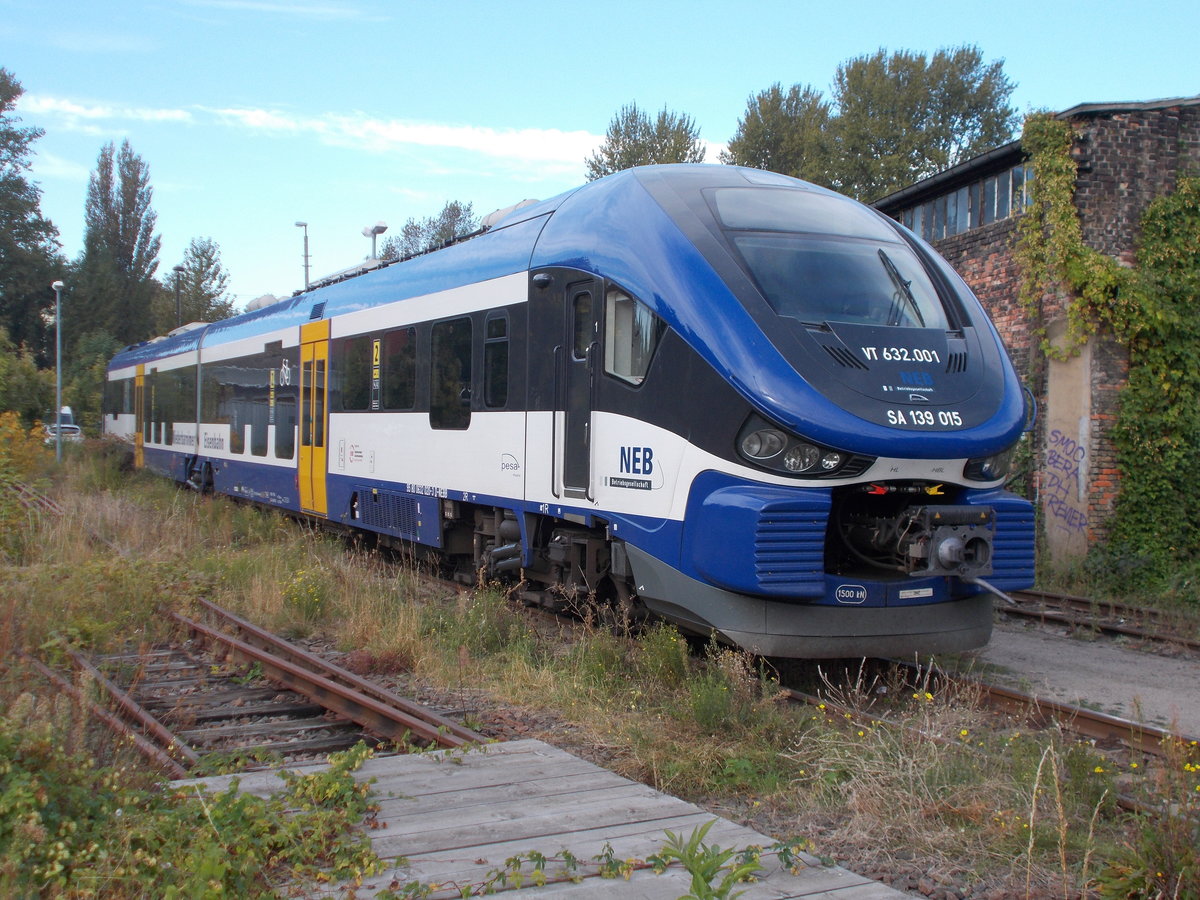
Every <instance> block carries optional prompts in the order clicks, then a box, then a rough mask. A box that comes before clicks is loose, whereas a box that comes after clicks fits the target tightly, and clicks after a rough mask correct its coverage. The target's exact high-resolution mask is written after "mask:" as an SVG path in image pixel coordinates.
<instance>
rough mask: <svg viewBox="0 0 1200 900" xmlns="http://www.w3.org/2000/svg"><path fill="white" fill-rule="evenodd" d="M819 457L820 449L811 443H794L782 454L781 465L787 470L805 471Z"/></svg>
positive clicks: (815, 462)
mask: <svg viewBox="0 0 1200 900" xmlns="http://www.w3.org/2000/svg"><path fill="white" fill-rule="evenodd" d="M820 458H821V451H820V450H818V449H817V448H816V447H814V446H813V445H812V444H796V445H795V446H794V447H792V448H791V449H790V450H788V452H787V453H785V454H783V467H784V468H785V469H787V470H788V471H789V472H807V471H808V470H809V469H811V468H812V467H813V466H815V465H816V464H817V461H818V460H819V459H820Z"/></svg>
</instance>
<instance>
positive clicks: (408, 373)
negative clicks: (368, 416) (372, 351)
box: [383, 328, 417, 409]
mask: <svg viewBox="0 0 1200 900" xmlns="http://www.w3.org/2000/svg"><path fill="white" fill-rule="evenodd" d="M416 401H417V330H416V329H415V328H402V329H401V330H399V331H389V332H388V333H387V334H385V335H384V336H383V408H384V409H412V408H413V405H414V404H415V403H416Z"/></svg>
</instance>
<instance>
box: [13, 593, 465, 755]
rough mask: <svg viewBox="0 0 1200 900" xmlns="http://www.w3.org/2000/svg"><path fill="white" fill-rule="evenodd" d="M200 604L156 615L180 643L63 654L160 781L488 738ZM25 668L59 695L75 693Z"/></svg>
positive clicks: (103, 715)
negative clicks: (193, 609) (196, 609)
mask: <svg viewBox="0 0 1200 900" xmlns="http://www.w3.org/2000/svg"><path fill="white" fill-rule="evenodd" d="M199 604H200V607H201V610H202V613H203V615H204V617H205V618H207V619H208V620H209V622H201V621H198V620H197V619H192V618H189V617H187V616H184V615H182V614H180V613H176V612H169V613H167V615H168V617H169V618H170V619H172V620H173V621H174V622H175V623H176V624H177V625H178V626H179V628H180V630H181V632H182V633H183V634H185V635H187V637H186V639H185V640H182V641H180V642H179V643H177V644H174V645H172V646H169V647H159V648H154V649H150V650H147V651H144V652H130V653H124V654H113V655H108V656H104V657H101V658H98V659H95V660H91V659H87V658H85V657H84V656H83V655H82V654H79V653H74V652H72V653H70V654H69V657H70V659H71V662H72V663H73V665H74V667H75V669H76V671H77V672H78V673H82V674H83V676H84V678H85V680H88V681H91V682H92V683H93V684H95V685H96V686H97V688H98V689H99V690H100V691H101V692H102V693H103V694H104V695H105V696H106V698H107V700H108V704H107V705H108V706H111V707H112V708H113V709H115V710H116V712H115V713H114V712H111V711H109V709H108V708H105V706H101V705H100V704H97V703H90V701H89V704H90V706H91V708H92V711H93V712H94V713H95V714H96V716H97V717H98V718H99V719H100V720H101V721H103V722H104V723H105V724H106V725H107V726H108V727H109V728H111V729H113V730H114V731H117V732H118V733H120V734H122V735H124V736H126V737H128V738H129V739H130V740H132V741H133V743H134V745H135V747H136V748H137V749H138V750H139V752H141V753H142V754H143V755H144V756H145V757H146V758H147V759H148V760H149V761H150V762H151V763H152V764H153V765H155V766H157V767H158V768H160V769H161V770H163V771H164V772H165V773H166V774H169V775H170V776H171V777H182V776H184V775H185V774H186V773H187V772H188V771H189V770H191V769H193V768H194V767H196V766H197V765H199V764H201V763H202V761H204V760H205V758H206V757H208V758H210V759H211V758H217V759H220V760H222V761H223V762H225V763H226V764H228V763H240V764H242V765H246V764H250V765H253V763H254V762H256V761H262V762H295V761H305V760H310V759H315V758H319V757H321V756H324V755H326V754H328V753H330V752H333V751H336V750H339V749H344V748H346V747H348V746H351V745H353V744H354V743H356V742H357V741H358V740H362V739H366V740H368V741H370V742H373V743H376V744H379V743H383V742H391V743H393V744H395V745H398V746H403V745H408V744H410V743H417V744H423V745H429V746H438V747H459V746H462V745H464V744H466V743H470V742H484V741H486V740H487V739H486V738H485V737H484V736H483V735H481V734H478V733H477V732H475V731H472V730H471V729H469V728H466V727H464V726H463V725H461V724H459V723H457V722H455V721H453V720H452V719H449V718H446V717H445V716H443V715H441V714H439V713H437V712H435V711H433V710H430V709H427V708H425V707H422V706H420V705H419V704H416V703H414V702H412V701H410V700H408V699H406V698H404V697H400V696H399V695H397V694H395V693H393V692H391V691H389V690H387V689H386V688H383V687H381V686H380V685H377V684H374V683H373V682H371V681H369V680H366V679H364V678H361V677H360V676H358V675H356V674H354V673H353V672H350V671H348V670H347V669H344V668H342V667H340V666H338V665H336V664H334V663H332V662H330V661H328V660H326V659H323V658H321V657H319V656H317V655H315V654H313V653H310V652H309V651H307V650H304V649H303V648H301V647H298V646H296V645H295V644H292V643H290V642H287V641H285V640H283V639H282V638H279V637H277V636H275V635H273V634H271V633H270V632H268V631H266V630H264V629H261V628H259V627H257V626H255V625H253V624H252V623H250V622H247V621H246V620H244V619H242V618H240V617H238V616H236V615H234V614H233V613H231V612H229V611H228V610H225V609H222V608H221V607H219V606H217V605H216V604H213V603H210V602H208V601H204V600H201V601H199ZM26 658H27V659H29V660H30V662H31V664H32V665H33V667H34V668H35V669H36V670H37V671H39V672H40V673H41V674H42V675H43V676H44V677H46V678H48V679H49V680H51V681H52V683H54V684H55V685H56V686H57V687H59V689H61V690H68V691H73V692H74V691H75V689H74V688H73V686H72V685H71V683H70V680H69V679H68V678H66V677H64V676H63V675H61V674H60V673H57V672H55V671H53V670H51V669H49V668H48V667H47V666H45V665H44V664H43V663H41V662H40V661H37V660H34V659H32V658H30V657H26ZM230 663H235V664H236V665H230ZM77 693H78V692H76V694H77ZM80 699H81V701H82V700H83V698H80ZM212 754H216V755H217V756H216V757H213V756H211V755H212Z"/></svg>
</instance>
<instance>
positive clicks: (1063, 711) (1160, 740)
mask: <svg viewBox="0 0 1200 900" xmlns="http://www.w3.org/2000/svg"><path fill="white" fill-rule="evenodd" d="M877 662H879V663H881V664H883V665H887V666H893V667H895V668H897V669H899V670H901V671H902V672H904V673H906V681H907V683H908V684H910V685H921V686H923V687H924V686H925V685H928V686H930V688H931V689H933V690H935V691H938V692H942V691H945V690H947V689H951V688H953V689H957V690H958V691H960V692H962V693H964V694H971V695H975V696H978V697H979V699H980V702H981V703H982V704H983V705H984V706H986V707H988V708H989V709H992V710H995V711H997V712H1004V713H1008V714H1010V715H1013V716H1015V717H1017V718H1019V719H1021V720H1022V721H1026V722H1028V723H1029V724H1030V725H1032V726H1035V727H1047V726H1050V725H1057V726H1059V727H1061V728H1062V729H1063V730H1064V731H1067V732H1069V733H1072V734H1075V735H1077V736H1079V737H1081V738H1086V739H1088V740H1090V741H1093V742H1095V743H1096V745H1097V746H1099V747H1107V748H1123V749H1126V750H1131V751H1136V752H1138V753H1144V754H1147V755H1150V756H1155V757H1164V756H1166V755H1167V753H1168V752H1169V749H1170V746H1171V745H1172V744H1176V743H1178V742H1180V741H1182V742H1184V743H1189V742H1196V741H1200V738H1196V737H1192V736H1185V735H1179V734H1173V733H1171V732H1169V731H1164V730H1163V729H1160V728H1155V727H1153V726H1151V725H1146V724H1144V723H1141V722H1134V721H1132V720H1130V719H1123V718H1120V717H1118V716H1112V715H1109V714H1107V713H1102V712H1098V711H1096V710H1092V709H1087V708H1086V707H1082V706H1073V705H1071V704H1067V703H1060V702H1058V701H1055V700H1048V699H1045V698H1042V697H1037V696H1034V695H1032V694H1024V693H1021V692H1020V691H1015V690H1012V689H1011V688H1007V687H1001V686H999V685H994V684H988V683H986V682H984V681H980V680H978V679H974V678H969V677H966V676H962V675H954V674H950V673H948V672H945V671H942V670H940V669H937V668H930V667H928V666H918V665H914V664H912V663H907V662H900V661H896V660H878V661H877ZM785 692H786V693H787V695H788V696H789V697H790V699H792V700H793V701H795V702H798V703H805V704H808V705H810V706H817V707H820V708H822V709H825V710H827V711H830V712H833V713H835V714H837V715H841V716H844V717H845V718H846V719H847V720H849V721H853V722H856V723H858V724H874V723H876V722H887V721H888V719H887V716H886V715H885V714H881V713H880V712H878V711H875V710H871V709H863V708H861V707H855V706H850V705H847V704H844V703H839V702H838V701H837V700H835V699H833V698H832V697H831V696H829V695H828V694H825V693H818V694H814V693H811V692H805V691H800V690H795V689H792V688H785ZM892 724H895V723H892Z"/></svg>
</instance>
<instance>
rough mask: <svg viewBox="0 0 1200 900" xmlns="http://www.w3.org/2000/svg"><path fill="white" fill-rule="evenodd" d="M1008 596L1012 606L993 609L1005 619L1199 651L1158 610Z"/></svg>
mask: <svg viewBox="0 0 1200 900" xmlns="http://www.w3.org/2000/svg"><path fill="white" fill-rule="evenodd" d="M1011 596H1012V599H1013V600H1015V601H1016V604H1015V605H1013V604H999V605H997V607H996V609H997V610H999V612H1000V613H1001V614H1003V615H1005V616H1009V617H1012V618H1022V619H1025V620H1032V621H1036V622H1041V623H1053V624H1055V625H1061V626H1064V627H1066V628H1068V629H1070V630H1086V631H1091V632H1098V633H1100V634H1106V635H1110V636H1118V635H1119V636H1124V637H1132V638H1136V639H1138V640H1142V641H1149V642H1153V643H1157V644H1162V645H1166V646H1172V647H1184V648H1187V649H1188V650H1191V651H1200V640H1197V639H1196V638H1193V637H1190V636H1188V635H1183V634H1180V633H1179V631H1178V623H1177V622H1175V621H1173V620H1172V618H1171V616H1170V615H1168V614H1166V613H1163V612H1162V611H1161V610H1156V609H1149V608H1146V607H1137V606H1131V605H1129V604H1125V603H1118V602H1116V601H1111V600H1091V599H1088V598H1087V597H1076V596H1072V595H1070V594H1060V593H1056V592H1053V591H1036V590H1029V591H1013V592H1012V594H1011Z"/></svg>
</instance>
